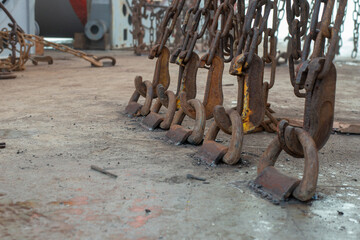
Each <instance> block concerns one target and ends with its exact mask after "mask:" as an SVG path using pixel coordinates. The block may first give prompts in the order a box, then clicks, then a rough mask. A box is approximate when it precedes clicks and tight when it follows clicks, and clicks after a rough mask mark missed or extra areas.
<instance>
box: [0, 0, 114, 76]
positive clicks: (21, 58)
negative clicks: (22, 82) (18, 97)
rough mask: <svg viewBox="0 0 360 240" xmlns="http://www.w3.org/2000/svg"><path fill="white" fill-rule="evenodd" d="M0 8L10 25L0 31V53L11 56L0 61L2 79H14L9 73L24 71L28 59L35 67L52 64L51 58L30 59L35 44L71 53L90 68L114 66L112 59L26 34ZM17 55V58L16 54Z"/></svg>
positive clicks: (2, 6) (0, 4)
mask: <svg viewBox="0 0 360 240" xmlns="http://www.w3.org/2000/svg"><path fill="white" fill-rule="evenodd" d="M0 8H1V9H2V10H3V11H4V12H5V13H6V14H7V16H8V17H9V19H10V20H11V22H12V23H10V24H9V27H10V28H11V30H10V31H9V30H7V29H6V28H3V29H1V31H0V39H1V44H0V52H2V51H3V50H4V49H5V48H8V49H10V50H11V56H10V57H9V58H7V59H4V60H1V63H0V65H1V66H0V68H1V69H2V70H1V72H4V73H3V74H1V75H2V77H1V78H2V79H3V78H14V77H15V76H13V75H11V74H9V71H22V70H24V69H25V63H26V62H27V61H28V60H29V59H30V60H32V62H33V63H34V64H35V65H37V63H38V62H39V61H47V62H48V63H49V64H52V58H51V57H31V56H30V49H31V48H32V47H33V46H35V44H36V43H41V44H43V45H44V46H50V47H53V48H54V49H57V50H60V51H62V52H67V53H71V54H73V55H75V56H77V57H80V58H83V59H85V60H86V61H89V62H90V63H91V64H92V66H96V67H102V66H105V65H112V66H113V65H115V63H116V60H115V59H114V58H113V57H108V56H104V57H96V56H92V55H88V54H86V53H84V52H81V51H77V50H74V49H72V48H70V47H67V46H65V45H61V44H56V43H52V42H49V41H46V40H44V39H43V38H41V37H39V36H36V35H31V34H26V33H25V32H24V31H23V30H22V29H21V28H20V27H19V26H18V24H17V23H16V21H15V19H14V18H13V16H12V15H11V14H10V13H9V12H8V10H7V9H6V8H5V7H4V5H3V4H2V3H0ZM17 53H18V57H17V56H16V54H17ZM104 59H110V60H111V63H110V64H106V63H105V64H104V63H103V62H101V61H102V60H104Z"/></svg>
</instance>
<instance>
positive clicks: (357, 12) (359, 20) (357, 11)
mask: <svg viewBox="0 0 360 240" xmlns="http://www.w3.org/2000/svg"><path fill="white" fill-rule="evenodd" d="M352 17H353V21H354V34H353V41H354V48H353V50H352V52H351V58H356V56H357V51H358V45H359V26H360V2H359V0H354V11H353V15H352Z"/></svg>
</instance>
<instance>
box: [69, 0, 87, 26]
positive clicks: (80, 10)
mask: <svg viewBox="0 0 360 240" xmlns="http://www.w3.org/2000/svg"><path fill="white" fill-rule="evenodd" d="M69 1H70V4H71V6H72V8H73V9H74V11H75V13H76V15H77V16H78V18H79V19H80V21H81V23H82V24H83V25H85V24H86V22H87V5H86V0H69Z"/></svg>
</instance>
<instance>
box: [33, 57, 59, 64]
mask: <svg viewBox="0 0 360 240" xmlns="http://www.w3.org/2000/svg"><path fill="white" fill-rule="evenodd" d="M30 59H31V61H32V64H34V65H38V64H39V62H47V63H48V64H49V65H51V64H53V63H54V60H53V58H52V57H50V56H35V57H31V58H30Z"/></svg>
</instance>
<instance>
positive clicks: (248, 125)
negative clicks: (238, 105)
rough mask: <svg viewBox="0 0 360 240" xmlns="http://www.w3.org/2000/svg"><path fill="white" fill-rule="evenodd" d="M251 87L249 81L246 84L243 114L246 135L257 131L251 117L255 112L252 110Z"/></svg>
mask: <svg viewBox="0 0 360 240" xmlns="http://www.w3.org/2000/svg"><path fill="white" fill-rule="evenodd" d="M246 79H247V77H246ZM248 89H249V86H248V84H247V81H245V83H244V105H243V112H242V121H243V129H244V133H248V132H250V131H252V130H254V129H255V126H254V124H252V122H250V116H251V115H252V114H253V111H252V110H251V109H250V102H249V101H250V96H249V91H248Z"/></svg>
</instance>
